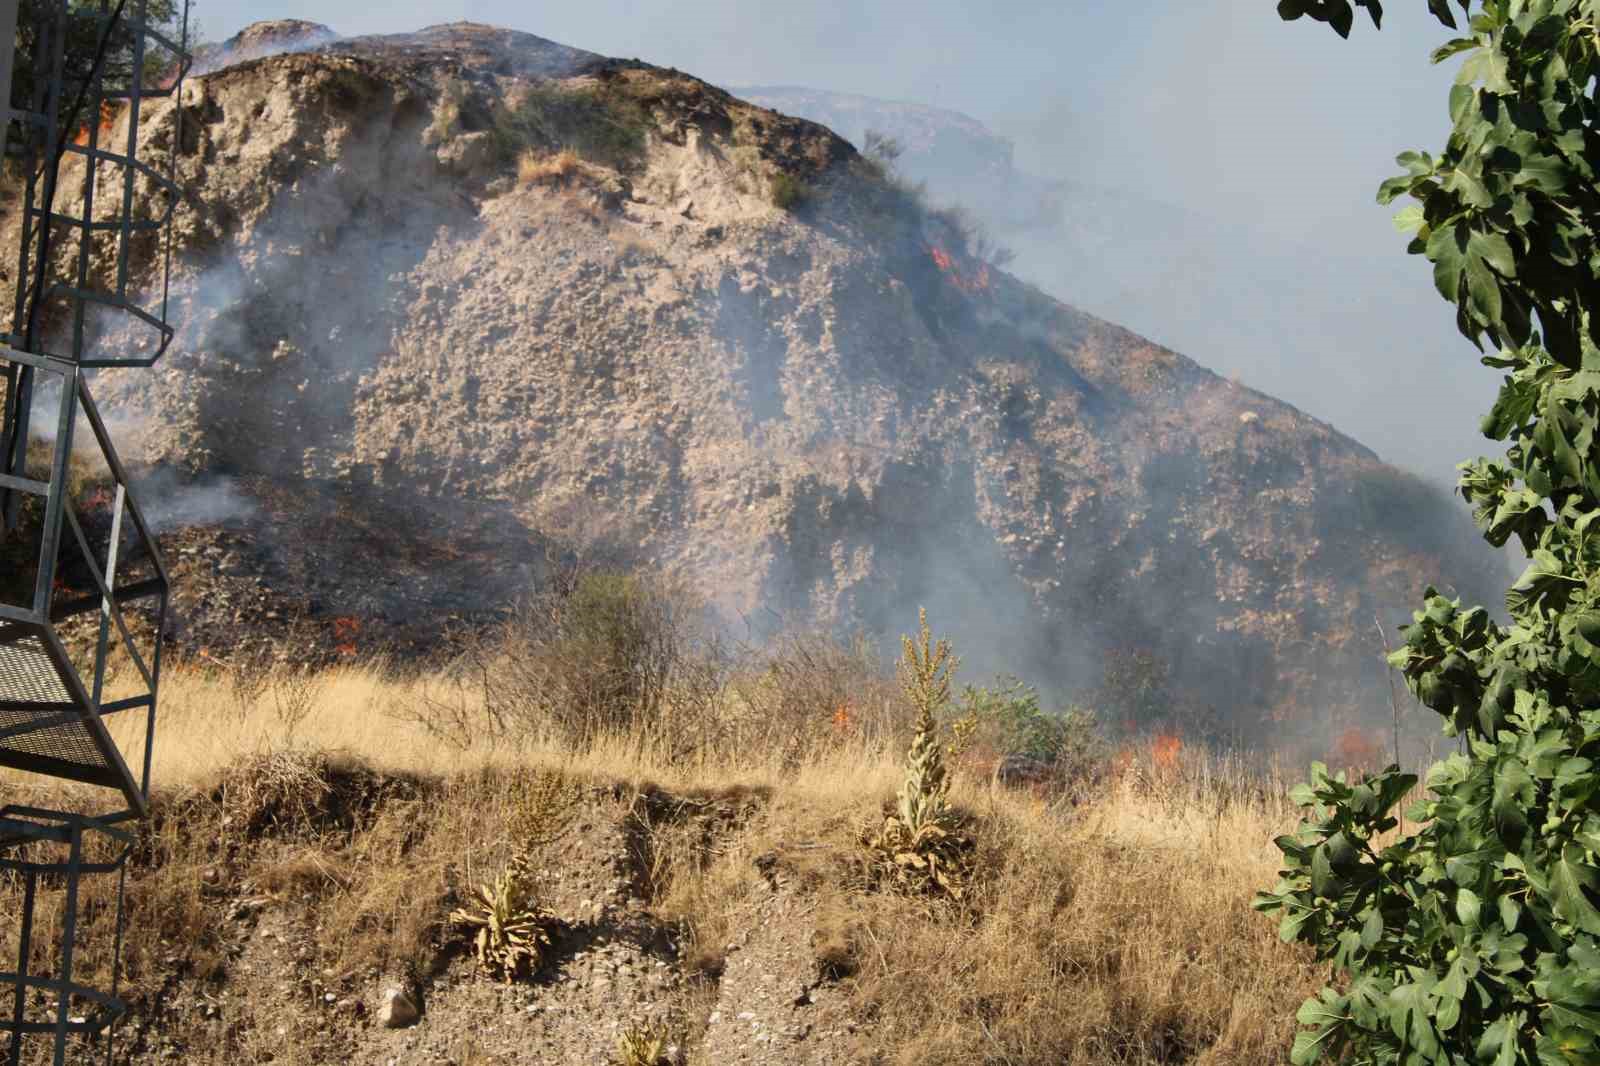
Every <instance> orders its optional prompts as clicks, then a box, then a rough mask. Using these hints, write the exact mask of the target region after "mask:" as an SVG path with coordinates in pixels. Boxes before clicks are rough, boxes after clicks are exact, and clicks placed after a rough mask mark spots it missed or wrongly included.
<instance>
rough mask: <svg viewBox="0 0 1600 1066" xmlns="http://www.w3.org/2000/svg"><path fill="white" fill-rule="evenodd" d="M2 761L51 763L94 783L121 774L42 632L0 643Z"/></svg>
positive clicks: (19, 765) (22, 765)
mask: <svg viewBox="0 0 1600 1066" xmlns="http://www.w3.org/2000/svg"><path fill="white" fill-rule="evenodd" d="M64 716H66V717H65V720H63V718H64ZM0 766H11V767H15V768H16V769H19V770H35V771H37V770H39V769H43V768H47V767H48V768H50V769H54V770H58V771H62V772H64V773H65V775H66V776H72V777H75V778H77V779H78V780H82V781H90V782H94V783H114V782H116V781H117V780H118V779H119V777H120V775H118V774H117V773H116V771H115V769H114V768H113V767H112V766H111V765H110V764H109V763H108V762H107V761H106V758H105V755H104V754H103V753H102V752H101V750H100V748H99V746H98V745H97V744H96V743H95V741H94V736H93V734H92V733H91V732H90V727H89V723H88V722H87V721H86V720H85V719H84V718H83V716H82V711H81V710H80V708H79V707H78V705H77V704H76V703H75V702H74V701H73V698H72V693H71V692H70V691H69V690H68V688H67V686H66V684H65V683H64V682H63V681H62V680H61V675H60V674H58V673H57V672H56V667H55V664H54V663H53V662H51V660H50V656H49V654H48V653H47V652H46V651H45V643H44V641H43V639H41V638H40V637H37V636H32V635H29V636H23V637H20V638H17V639H14V640H12V641H11V642H9V643H7V644H0ZM67 771H76V772H70V773H68V772H67Z"/></svg>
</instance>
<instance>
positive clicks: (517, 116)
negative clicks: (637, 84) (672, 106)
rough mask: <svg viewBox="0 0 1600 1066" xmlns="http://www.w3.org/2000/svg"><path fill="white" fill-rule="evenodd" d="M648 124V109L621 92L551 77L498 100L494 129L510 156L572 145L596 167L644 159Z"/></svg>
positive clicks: (503, 152) (557, 150) (556, 150)
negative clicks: (569, 82)
mask: <svg viewBox="0 0 1600 1066" xmlns="http://www.w3.org/2000/svg"><path fill="white" fill-rule="evenodd" d="M649 128H650V119H649V116H648V115H647V114H646V112H645V111H644V109H643V108H642V107H640V106H639V104H638V103H636V102H635V101H633V100H631V99H629V98H627V97H626V96H624V95H623V94H621V93H618V92H616V91H613V90H609V89H606V88H604V87H598V86H572V85H567V84H564V83H561V82H546V83H541V84H538V85H534V86H532V87H530V88H528V89H526V90H525V91H524V92H522V93H521V94H520V95H519V96H517V97H515V98H514V99H513V100H512V101H510V102H509V103H505V104H501V105H499V106H498V107H497V108H496V109H495V111H494V114H493V117H492V126H491V132H492V133H493V135H494V139H495V143H496V145H497V146H498V147H499V149H500V153H501V155H502V156H503V157H504V158H505V159H506V160H508V161H510V160H515V159H516V158H517V157H518V156H519V155H520V154H521V153H522V152H523V151H524V150H525V149H528V148H535V149H539V150H541V151H542V152H550V153H560V152H561V151H564V150H570V151H572V152H574V153H576V154H577V156H578V157H579V158H581V159H583V160H585V161H586V162H589V163H593V164H596V165H597V166H603V167H611V168H612V169H615V170H630V169H632V168H634V167H635V166H637V165H638V164H639V163H640V162H641V161H642V160H643V157H644V152H645V147H646V143H647V137H646V134H647V131H648V130H649Z"/></svg>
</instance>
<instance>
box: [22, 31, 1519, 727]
mask: <svg viewBox="0 0 1600 1066" xmlns="http://www.w3.org/2000/svg"><path fill="white" fill-rule="evenodd" d="M250 33H251V31H246V34H244V35H241V37H245V36H247V35H248V34H250ZM257 36H270V34H268V33H267V32H266V31H264V30H263V31H258V32H257ZM241 54H242V53H241ZM552 92H559V93H568V94H572V93H577V94H587V95H584V96H583V98H584V99H591V100H592V99H603V100H608V101H612V105H615V106H617V107H620V108H622V110H621V111H619V112H618V114H622V115H624V116H625V117H626V120H627V122H629V123H633V124H635V126H636V129H635V133H636V134H637V138H638V139H637V144H636V146H635V149H636V150H635V151H634V153H633V154H632V155H631V157H630V158H629V159H627V160H626V161H625V162H621V163H609V162H606V161H604V160H598V159H587V160H567V161H566V162H562V161H561V160H559V159H557V158H556V151H555V149H556V145H555V144H554V143H545V142H541V141H539V139H538V138H537V137H536V136H535V137H534V138H533V140H531V141H528V142H527V143H526V144H520V145H513V146H512V148H511V149H510V150H508V149H507V148H506V145H505V137H504V135H503V129H502V125H503V123H502V122H501V119H503V116H504V114H505V112H504V110H503V107H504V106H507V105H510V106H515V105H516V103H517V102H518V101H519V100H526V99H528V94H530V93H552ZM612 105H607V106H612ZM177 106H178V107H179V108H181V111H182V115H183V123H182V136H181V140H179V141H178V142H177V150H178V152H179V161H178V163H179V175H180V181H182V182H183V183H185V184H186V187H187V189H188V190H189V193H188V200H187V202H186V203H185V204H184V205H183V207H182V209H181V210H180V211H179V214H178V221H177V231H178V232H177V244H178V249H179V251H178V255H177V260H176V263H175V266H174V273H173V279H172V289H171V291H172V300H173V302H174V307H175V319H176V320H177V321H178V322H179V324H180V332H179V335H178V337H177V340H176V342H175V344H174V346H173V349H172V350H171V352H170V354H169V355H168V356H167V357H166V358H165V359H164V360H163V361H162V362H161V363H160V364H159V366H158V368H157V369H156V370H155V371H154V372H140V373H137V374H126V375H122V376H115V375H107V376H104V377H103V378H102V379H101V382H100V383H99V384H98V385H97V389H98V390H99V392H100V394H101V395H102V396H103V397H104V402H105V403H107V405H108V406H109V407H110V408H111V409H112V410H113V411H114V412H116V413H118V414H119V415H120V417H122V418H124V419H125V420H126V421H127V422H128V423H129V424H130V426H134V427H136V428H137V429H138V430H139V432H137V433H133V434H132V436H131V437H130V438H129V439H130V440H132V441H134V442H135V443H134V444H133V445H132V446H133V448H134V449H135V450H136V451H137V453H138V457H139V458H142V459H144V460H148V461H151V462H154V463H158V464H165V465H170V466H176V467H180V468H182V469H184V470H187V471H191V472H194V473H197V474H218V473H225V474H229V475H233V476H236V477H243V478H259V479H268V480H271V481H273V482H274V483H276V484H285V483H287V484H304V485H307V486H312V485H315V486H327V485H336V486H350V487H360V488H361V489H362V491H369V492H373V493H378V494H388V495H389V496H390V497H394V496H397V495H399V496H410V495H415V497H416V498H418V499H421V500H425V501H428V504H429V506H430V507H432V508H435V509H436V512H435V513H439V514H444V515H448V514H450V513H452V511H453V510H460V511H461V512H463V513H465V512H468V511H471V510H472V509H474V508H482V507H485V506H490V505H492V506H494V507H498V508H502V509H504V510H506V511H508V512H510V513H512V514H514V515H515V516H516V518H517V520H518V521H519V522H521V523H523V524H524V525H525V526H526V527H527V528H529V529H530V530H558V529H559V530H569V531H570V530H571V529H573V528H577V527H582V528H588V529H591V530H600V531H603V532H604V533H605V534H606V535H607V536H608V538H609V539H610V541H611V542H612V543H613V545H620V546H622V547H623V548H625V549H626V550H627V552H628V554H629V555H630V556H631V557H632V558H634V559H636V560H637V561H639V562H642V563H654V564H656V565H660V566H664V567H667V568H669V569H673V570H676V571H679V572H683V573H687V574H689V575H692V576H693V577H695V578H697V579H698V580H699V581H700V583H701V585H702V587H704V588H705V589H706V590H707V591H708V592H709V593H710V594H711V595H712V596H713V598H714V599H715V601H716V602H717V603H719V604H720V605H722V606H723V607H725V608H726V609H727V610H728V612H729V614H730V616H732V615H733V614H734V613H735V612H743V613H745V614H750V613H752V612H755V611H757V610H758V609H760V610H763V611H765V610H768V609H770V610H771V611H773V612H777V613H778V614H780V615H783V616H786V617H788V618H806V619H812V620H816V621H819V622H823V623H830V624H838V625H842V626H861V627H865V628H867V629H871V630H879V631H886V632H891V633H892V632H898V631H900V630H902V629H906V628H908V627H909V626H910V625H912V623H913V621H914V619H915V617H916V608H917V606H918V605H920V604H926V605H927V606H928V608H929V611H930V614H931V616H932V618H933V620H934V623H935V626H936V628H939V629H941V631H948V632H950V633H951V635H952V636H953V637H954V638H955V640H956V643H957V646H958V649H959V650H961V651H963V652H964V653H965V654H966V657H967V660H968V662H969V663H972V664H975V665H980V666H992V667H993V668H996V669H1009V670H1012V671H1015V672H1018V673H1020V674H1023V675H1024V676H1028V677H1030V678H1032V679H1045V680H1054V681H1056V682H1059V683H1060V684H1061V685H1062V686H1063V687H1071V686H1073V685H1088V684H1094V683H1096V682H1097V681H1098V680H1099V678H1100V665H1101V663H1102V662H1103V660H1104V656H1105V655H1106V654H1107V653H1108V652H1109V651H1114V650H1118V649H1132V648H1138V649H1145V650H1148V651H1150V652H1152V653H1154V654H1155V655H1156V656H1157V657H1158V658H1160V659H1161V660H1164V661H1165V662H1167V663H1168V664H1170V666H1171V668H1172V670H1173V671H1174V675H1173V676H1174V679H1175V681H1176V683H1177V684H1176V687H1177V688H1179V689H1181V690H1182V691H1184V692H1186V693H1188V694H1191V695H1193V696H1194V697H1195V699H1197V700H1201V701H1203V702H1208V703H1210V704H1211V705H1213V706H1223V707H1224V710H1225V713H1227V714H1230V715H1231V714H1232V713H1233V712H1234V711H1235V710H1236V709H1237V708H1238V707H1251V708H1254V709H1255V712H1254V716H1253V718H1252V719H1251V720H1252V721H1265V720H1266V719H1268V718H1269V717H1272V716H1277V717H1283V716H1284V715H1286V714H1289V713H1291V711H1292V709H1293V708H1294V707H1295V706H1301V707H1304V708H1306V710H1307V711H1309V710H1310V709H1311V708H1312V707H1315V708H1316V709H1317V711H1318V713H1319V714H1320V713H1324V712H1326V713H1334V711H1336V710H1337V709H1338V708H1340V707H1344V708H1354V707H1357V706H1359V705H1360V704H1362V703H1363V702H1364V701H1373V700H1379V699H1382V698H1383V697H1381V696H1378V695H1376V694H1378V693H1383V692H1385V691H1386V689H1384V688H1382V687H1381V686H1382V676H1383V675H1382V667H1381V663H1380V661H1379V658H1378V656H1377V654H1376V652H1377V650H1378V649H1377V647H1376V634H1375V633H1374V632H1373V628H1374V627H1373V618H1374V614H1375V613H1379V612H1385V613H1392V612H1393V611H1394V610H1395V609H1396V608H1398V607H1402V606H1409V605H1410V604H1412V603H1414V602H1415V601H1416V599H1417V596H1418V594H1419V593H1420V590H1421V587H1422V585H1423V584H1424V583H1426V582H1428V581H1437V582H1441V583H1442V582H1446V581H1448V582H1449V583H1450V584H1453V585H1456V586H1458V587H1463V588H1464V589H1465V588H1468V587H1471V586H1472V582H1473V581H1474V580H1476V575H1480V574H1483V573H1484V572H1486V570H1487V563H1486V561H1485V558H1484V556H1483V555H1482V554H1478V553H1475V552H1474V551H1473V550H1472V544H1473V541H1472V538H1471V534H1470V531H1469V530H1468V531H1463V529H1462V526H1461V523H1460V522H1458V521H1457V518H1456V516H1455V512H1453V511H1452V510H1450V507H1449V504H1448V503H1447V502H1446V501H1444V500H1442V499H1440V498H1437V497H1435V496H1433V495H1431V494H1429V493H1428V492H1427V490H1425V489H1423V488H1422V487H1421V486H1420V485H1418V484H1415V483H1413V482H1411V481H1409V480H1408V479H1407V478H1406V477H1405V476H1404V475H1401V474H1400V473H1399V472H1397V471H1395V470H1394V469H1392V468H1389V467H1387V466H1385V465H1384V464H1382V463H1381V462H1379V461H1378V460H1377V458H1376V457H1375V456H1374V455H1373V454H1372V453H1370V452H1369V451H1368V450H1367V449H1365V448H1363V447H1362V446H1361V445H1359V444H1358V443H1356V442H1355V441H1353V440H1350V439H1348V438H1346V437H1344V436H1342V435H1341V434H1339V433H1338V432H1337V431H1336V430H1334V429H1333V428H1332V427H1330V426H1327V425H1324V424H1321V423H1319V422H1317V421H1315V420H1313V419H1311V418H1309V417H1307V416H1305V415H1304V414H1302V413H1300V412H1299V411H1297V410H1295V409H1293V408H1291V407H1288V406H1286V405H1284V404H1282V403H1279V402H1277V401H1275V400H1273V399H1272V398H1271V397H1268V396H1265V395H1262V394H1260V393H1257V392H1253V391H1252V390H1250V389H1247V388H1244V387H1241V386H1239V385H1237V384H1234V383H1231V382H1229V381H1226V380H1223V379H1221V378H1219V377H1217V376H1216V375H1214V374H1212V373H1210V372H1209V371H1207V370H1205V369H1204V368H1202V367H1200V366H1198V365H1196V364H1195V363H1193V362H1192V361H1190V360H1189V359H1186V358H1185V357H1183V356H1182V355H1179V354H1177V353H1175V352H1172V351H1168V350H1165V349H1162V348H1160V347H1157V346H1155V345H1153V344H1151V343H1149V342H1147V341H1144V340H1143V339H1141V338H1139V337H1137V336H1134V335H1133V334H1130V333H1128V332H1126V331H1125V330H1122V329H1120V328H1118V327H1117V326H1115V325H1112V324H1110V323H1108V322H1104V321H1100V320H1097V319H1095V318H1092V317H1090V316H1088V315H1085V314H1083V313H1080V312H1078V311H1076V310H1074V309H1073V308H1071V307H1070V306H1067V305H1065V304H1063V303H1060V302H1058V301H1057V300H1055V299H1053V298H1051V297H1050V296H1047V295H1046V294H1044V293H1042V292H1040V291H1038V290H1036V289H1033V288H1030V287H1029V286H1026V285H1024V284H1022V283H1020V282H1018V281H1016V280H1015V279H1013V278H1012V277H1010V276H1008V275H1006V274H1005V273H1003V272H1002V271H1000V270H998V269H995V268H992V267H990V266H989V265H987V264H985V263H983V262H981V261H979V260H977V259H976V258H974V257H973V255H972V254H970V251H969V247H968V244H967V243H965V241H964V239H963V235H962V234H961V232H960V231H959V226H957V225H955V224H954V223H953V222H952V221H951V220H950V219H948V218H946V217H944V216H940V215H938V214H937V213H932V212H928V211H926V210H925V209H922V208H920V207H917V206H916V205H914V204H911V203H910V202H909V201H907V200H906V199H905V198H904V197H903V196H901V195H899V194H897V193H895V192H894V191H893V190H892V189H890V188H889V187H887V186H886V185H885V183H884V181H883V180H882V177H881V174H878V173H876V172H875V171H874V170H873V168H872V167H871V165H870V164H868V163H866V162H865V161H863V160H861V159H860V158H859V157H858V156H857V155H856V153H855V151H854V149H852V148H851V147H850V146H849V145H848V144H847V143H846V142H844V141H843V140H841V139H840V138H838V137H836V136H834V135H833V134H832V133H831V132H829V131H828V130H827V129H825V128H823V127H821V126H817V125H814V124H811V123H808V122H804V121H801V120H798V119H792V118H788V117H785V116H782V115H780V114H777V113H774V112H771V111H767V110H764V109H762V108H759V107H756V106H754V105H750V104H746V103H744V102H741V101H739V100H737V99H735V98H733V97H731V96H729V95H728V94H726V93H724V92H722V91H720V90H718V89H716V88H713V87H712V86H709V85H706V84H705V83H703V82H700V81H698V80H696V79H694V78H692V77H690V76H688V75H685V74H681V73H678V72H676V71H667V70H661V69H657V68H653V67H649V66H646V65H644V64H640V63H637V62H622V61H613V60H607V59H604V58H602V57H599V56H595V55H592V54H590V53H585V52H581V51H578V50H575V49H571V48H567V47H564V46H561V45H557V44H554V43H552V42H548V41H544V40H541V39H539V38H536V37H531V36H528V35H526V34H518V33H513V32H509V31H504V30H496V29H493V28H490V27H483V26H475V25H468V24H460V25H453V26H443V27H435V28H433V29H430V30H426V31H422V32H420V33H417V34H411V35H406V36H402V37H386V38H361V39H353V40H337V41H331V42H324V43H320V44H317V45H315V47H314V48H312V49H311V50H300V51H296V52H292V53H289V54H281V55H273V56H267V57H264V58H256V59H252V60H249V61H246V62H241V63H238V64H234V65H230V66H225V67H223V68H222V69H218V70H216V71H215V72H213V73H210V74H207V75H205V76H204V77H200V78H197V79H195V80H193V81H192V82H190V83H189V84H187V85H186V86H185V88H184V91H183V95H182V99H181V101H180V102H179V104H178V105H177ZM174 119H175V113H174V110H173V108H172V107H171V106H168V107H167V108H166V110H161V109H157V110H156V111H154V112H153V113H152V114H150V115H149V116H147V118H146V129H147V131H148V132H149V135H150V136H153V137H154V138H156V140H157V142H160V139H161V138H166V142H165V143H166V144H168V145H169V146H171V145H172V143H173V135H174V130H175V123H174ZM522 148H526V149H527V154H526V155H525V156H524V157H523V160H522V162H523V163H524V164H525V165H524V167H523V171H522V173H521V175H520V176H519V166H518V155H519V154H521V149H522ZM780 175H781V176H782V177H780ZM68 180H69V184H70V180H71V179H70V175H69V178H68ZM786 180H787V181H792V182H793V183H795V184H796V186H797V187H798V188H799V189H800V190H801V194H802V199H800V200H799V201H798V202H797V203H796V204H795V205H794V206H793V207H792V208H791V209H790V210H783V209H780V208H778V207H776V206H774V195H773V190H774V188H775V187H776V186H777V184H778V183H779V182H782V181H786ZM7 223H8V224H14V220H12V219H8V220H7ZM100 341H101V343H104V344H109V345H114V344H120V343H130V341H129V339H128V338H126V337H123V336H122V335H119V334H117V333H115V332H111V331H108V332H106V333H104V334H103V335H102V336H101V338H100ZM130 432H131V430H130ZM441 521H442V522H446V523H447V522H448V519H441ZM363 535H364V536H366V537H369V538H370V537H372V536H374V532H373V531H372V530H371V529H368V530H366V531H365V532H364V533H363ZM441 535H442V534H441ZM283 540H284V542H285V544H284V545H283V546H282V548H281V550H282V551H285V552H290V551H293V550H294V548H293V545H292V543H291V542H292V540H293V538H292V537H291V536H285V537H284V538H283ZM373 550H374V551H378V552H380V553H381V552H382V551H383V548H382V546H381V545H376V546H374V547H373ZM511 562H516V560H508V565H509V563H511ZM496 591H498V592H500V593H502V594H505V593H508V592H509V591H510V590H506V589H501V590H496ZM331 609H336V608H331Z"/></svg>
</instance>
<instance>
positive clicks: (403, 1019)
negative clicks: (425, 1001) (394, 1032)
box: [378, 987, 418, 1029]
mask: <svg viewBox="0 0 1600 1066" xmlns="http://www.w3.org/2000/svg"><path fill="white" fill-rule="evenodd" d="M417 1015H418V1011H417V1004H416V1002H415V1001H414V1000H412V998H411V996H410V994H409V993H407V992H406V990H405V989H403V988H393V987H392V988H388V989H386V990H385V991H384V993H383V1006H381V1007H379V1008H378V1024H380V1025H382V1026H383V1027H384V1028H385V1029H404V1028H405V1027H406V1026H408V1025H415V1024H416V1022H417Z"/></svg>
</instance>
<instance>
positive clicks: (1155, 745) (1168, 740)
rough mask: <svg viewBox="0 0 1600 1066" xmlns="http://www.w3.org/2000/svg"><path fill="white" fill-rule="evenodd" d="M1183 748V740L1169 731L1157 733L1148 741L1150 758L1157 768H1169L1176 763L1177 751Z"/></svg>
mask: <svg viewBox="0 0 1600 1066" xmlns="http://www.w3.org/2000/svg"><path fill="white" fill-rule="evenodd" d="M1182 750H1183V741H1182V740H1180V739H1179V738H1178V737H1176V736H1174V735H1173V734H1171V733H1158V734H1156V737H1155V739H1154V740H1152V741H1151V742H1150V758H1151V760H1152V761H1153V762H1154V763H1155V764H1156V767H1157V769H1161V770H1171V769H1172V768H1173V767H1175V766H1177V765H1178V753H1179V752H1181V751H1182Z"/></svg>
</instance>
